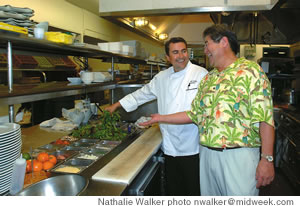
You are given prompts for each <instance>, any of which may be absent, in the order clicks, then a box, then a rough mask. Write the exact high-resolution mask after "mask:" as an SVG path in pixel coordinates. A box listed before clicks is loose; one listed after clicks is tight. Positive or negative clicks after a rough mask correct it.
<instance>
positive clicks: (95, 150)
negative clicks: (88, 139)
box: [83, 148, 110, 156]
mask: <svg viewBox="0 0 300 206" xmlns="http://www.w3.org/2000/svg"><path fill="white" fill-rule="evenodd" d="M109 151H110V150H107V149H101V148H89V149H87V150H84V151H83V152H84V153H87V154H94V155H97V156H99V155H105V154H107V153H108V152H109Z"/></svg>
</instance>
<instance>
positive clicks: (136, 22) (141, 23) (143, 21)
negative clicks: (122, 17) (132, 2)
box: [134, 18, 149, 26]
mask: <svg viewBox="0 0 300 206" xmlns="http://www.w3.org/2000/svg"><path fill="white" fill-rule="evenodd" d="M148 24H149V21H148V20H147V19H144V18H138V19H135V20H134V25H135V26H146V25H148Z"/></svg>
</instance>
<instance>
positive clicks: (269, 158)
mask: <svg viewBox="0 0 300 206" xmlns="http://www.w3.org/2000/svg"><path fill="white" fill-rule="evenodd" d="M260 156H261V157H263V158H265V159H266V160H268V162H273V160H274V158H273V156H272V155H265V154H263V153H261V155H260Z"/></svg>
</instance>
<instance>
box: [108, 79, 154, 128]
mask: <svg viewBox="0 0 300 206" xmlns="http://www.w3.org/2000/svg"><path fill="white" fill-rule="evenodd" d="M143 86H144V85H143V84H119V85H117V87H116V89H115V90H114V96H113V102H117V101H119V100H120V99H122V98H123V97H124V96H126V95H127V94H130V93H132V92H134V91H136V90H138V89H140V88H141V87H143ZM118 111H119V112H120V115H121V117H122V120H123V121H126V122H135V121H136V120H138V119H139V118H140V117H141V116H150V115H151V114H155V113H158V109H157V100H153V101H151V102H147V103H145V104H143V105H140V106H139V107H138V108H137V109H136V110H134V111H132V112H126V111H125V110H124V109H123V108H119V109H118Z"/></svg>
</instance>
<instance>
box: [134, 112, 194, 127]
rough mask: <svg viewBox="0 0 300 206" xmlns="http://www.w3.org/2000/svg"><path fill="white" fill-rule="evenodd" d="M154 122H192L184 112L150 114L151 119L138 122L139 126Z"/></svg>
mask: <svg viewBox="0 0 300 206" xmlns="http://www.w3.org/2000/svg"><path fill="white" fill-rule="evenodd" d="M156 122H160V123H169V124H188V123H192V120H191V119H190V118H189V116H188V115H187V114H186V112H177V113H174V114H167V115H160V114H151V120H149V121H147V122H143V123H140V125H141V126H148V125H151V124H154V123H156Z"/></svg>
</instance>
